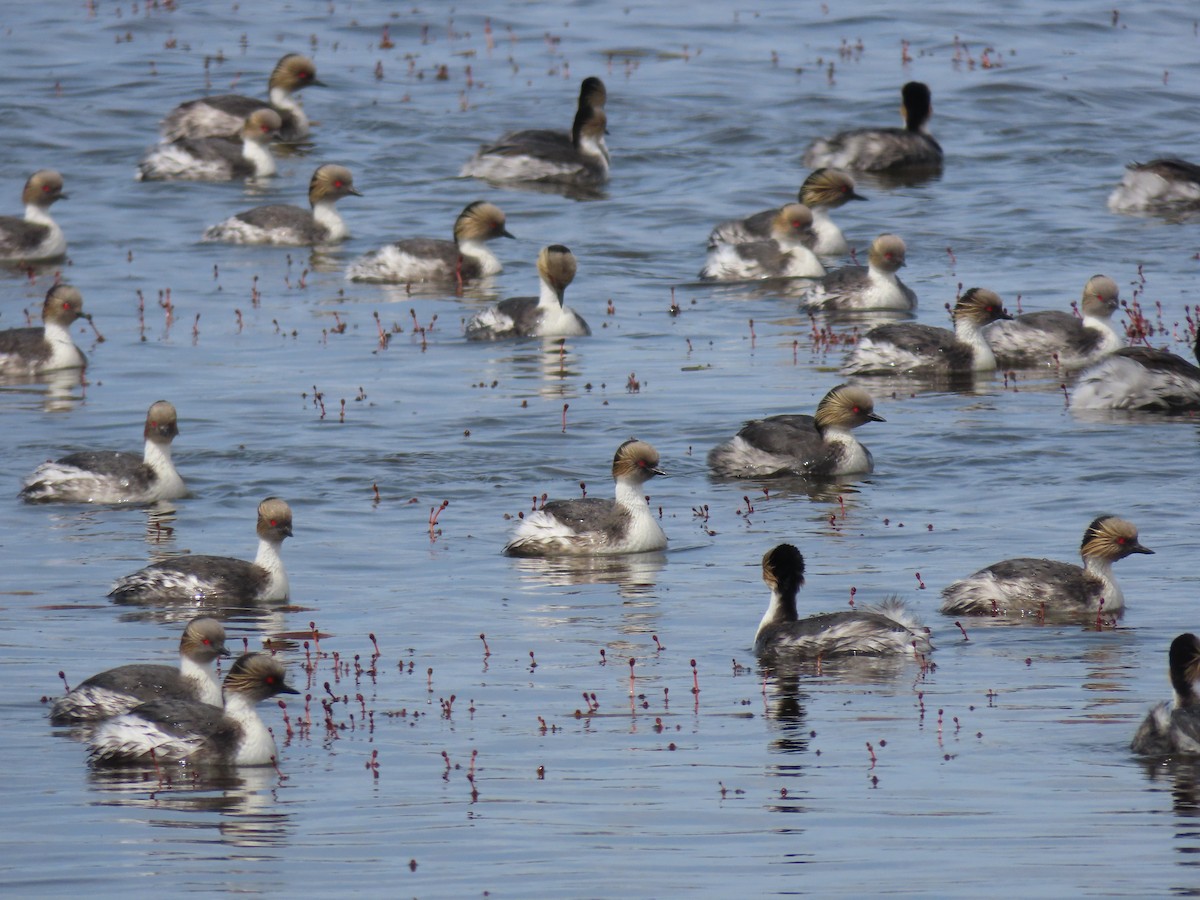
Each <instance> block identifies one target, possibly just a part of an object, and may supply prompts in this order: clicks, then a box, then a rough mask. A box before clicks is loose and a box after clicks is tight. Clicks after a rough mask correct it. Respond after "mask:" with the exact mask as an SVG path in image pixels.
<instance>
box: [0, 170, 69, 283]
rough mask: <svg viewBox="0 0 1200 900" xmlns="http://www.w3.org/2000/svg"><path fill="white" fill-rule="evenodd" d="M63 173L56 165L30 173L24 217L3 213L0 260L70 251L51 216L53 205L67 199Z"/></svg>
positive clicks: (36, 258) (35, 259)
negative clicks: (54, 167) (58, 170)
mask: <svg viewBox="0 0 1200 900" xmlns="http://www.w3.org/2000/svg"><path fill="white" fill-rule="evenodd" d="M66 199H67V195H66V194H64V193H63V177H62V176H61V175H59V174H58V173H57V172H55V171H54V170H53V169H40V170H38V171H37V172H34V173H33V174H32V175H30V176H29V180H28V181H26V182H25V188H24V190H22V191H21V202H22V203H24V204H25V218H23V219H18V218H15V217H13V216H0V262H41V261H44V260H48V259H58V258H59V257H60V256H64V255H65V254H66V252H67V239H66V237H65V236H64V235H63V232H62V229H61V228H59V227H58V223H57V222H55V221H54V220H53V219H52V218H50V207H51V206H52V205H53V204H55V203H57V202H58V201H59V200H66Z"/></svg>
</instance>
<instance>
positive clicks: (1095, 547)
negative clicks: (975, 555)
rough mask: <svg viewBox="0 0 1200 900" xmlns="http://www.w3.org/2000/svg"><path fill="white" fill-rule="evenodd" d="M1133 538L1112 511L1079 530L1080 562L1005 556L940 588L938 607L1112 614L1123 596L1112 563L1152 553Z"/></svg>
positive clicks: (987, 612) (958, 611) (953, 611)
mask: <svg viewBox="0 0 1200 900" xmlns="http://www.w3.org/2000/svg"><path fill="white" fill-rule="evenodd" d="M1153 552H1154V551H1153V550H1151V549H1149V548H1147V547H1143V546H1142V545H1141V544H1140V543H1139V542H1138V532H1137V528H1135V527H1134V526H1133V524H1132V523H1131V522H1127V521H1125V520H1124V519H1119V518H1117V517H1116V516H1100V517H1098V518H1097V519H1095V520H1094V521H1093V522H1092V523H1091V524H1090V525H1088V527H1087V531H1085V532H1084V533H1083V544H1082V545H1081V546H1080V548H1079V553H1080V556H1082V557H1083V567H1082V568H1080V567H1079V566H1073V565H1071V564H1070V563H1065V562H1058V561H1056V560H1052V559H1032V558H1022V559H1006V560H1004V561H1003V562H998V563H996V564H994V565H991V566H988V567H987V568H986V569H980V570H979V571H978V572H976V573H975V574H974V575H969V576H967V577H966V578H963V579H962V580H961V581H956V582H954V583H953V584H951V585H950V586H948V587H947V588H945V589H944V590H943V591H942V598H943V603H942V612H944V613H946V614H947V615H951V616H960V615H965V616H1000V615H1008V616H1021V615H1025V616H1036V615H1039V614H1041V613H1042V612H1043V611H1044V612H1045V613H1047V614H1055V613H1057V614H1063V613H1066V614H1074V613H1082V612H1090V613H1115V614H1117V615H1120V613H1121V611H1122V610H1123V609H1124V608H1125V595H1124V594H1123V593H1122V592H1121V588H1120V586H1119V585H1118V584H1117V582H1116V579H1115V578H1113V571H1112V566H1113V563H1115V562H1117V560H1121V559H1124V558H1125V557H1127V556H1129V555H1130V554H1133V553H1153Z"/></svg>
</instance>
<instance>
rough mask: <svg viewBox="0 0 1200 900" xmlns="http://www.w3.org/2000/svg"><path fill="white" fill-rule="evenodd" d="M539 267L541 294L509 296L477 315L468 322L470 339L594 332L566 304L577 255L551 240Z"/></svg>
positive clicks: (539, 258)
mask: <svg viewBox="0 0 1200 900" xmlns="http://www.w3.org/2000/svg"><path fill="white" fill-rule="evenodd" d="M537 269H538V277H539V278H540V279H541V282H542V290H541V294H540V295H539V296H537V297H509V298H508V299H506V300H501V301H500V302H499V303H497V304H496V305H495V306H490V307H488V308H487V309H485V310H483V311H482V312H480V313H478V314H477V315H475V316H473V317H472V318H471V320H470V321H469V322H467V326H466V333H467V340H469V341H494V340H500V339H502V338H510V337H552V338H553V337H582V336H584V335H589V334H591V333H592V329H590V328H588V324H587V322H585V321H583V317H582V316H580V315H579V313H577V312H575V310H573V309H571V308H570V307H569V306H564V305H563V293H564V292H565V291H566V289H567V286H568V285H569V284H570V283H571V282H572V281H573V280H574V279H575V255H574V254H573V253H572V252H571V251H570V250H568V249H567V248H566V247H564V246H563V245H562V244H551V245H550V246H549V247H543V248H542V251H541V252H540V253H539V254H538V259H537Z"/></svg>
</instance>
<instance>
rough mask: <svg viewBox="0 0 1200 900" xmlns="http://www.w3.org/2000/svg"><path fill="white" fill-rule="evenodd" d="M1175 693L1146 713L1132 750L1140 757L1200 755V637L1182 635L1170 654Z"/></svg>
mask: <svg viewBox="0 0 1200 900" xmlns="http://www.w3.org/2000/svg"><path fill="white" fill-rule="evenodd" d="M1167 661H1168V662H1167V665H1168V671H1169V673H1170V676H1171V688H1172V690H1173V693H1174V696H1173V697H1172V698H1171V699H1170V700H1164V701H1163V702H1162V703H1159V704H1158V705H1157V706H1155V707H1154V708H1153V709H1151V710H1150V712H1149V713H1148V714H1147V715H1146V719H1145V721H1143V722H1142V724H1141V726H1139V728H1138V730H1137V733H1136V734H1135V735H1134V736H1133V741H1132V742H1131V743H1130V745H1129V749H1130V750H1131V751H1132V752H1134V753H1136V754H1137V755H1138V756H1200V697H1197V696H1196V688H1195V687H1194V685H1195V682H1196V679H1197V678H1200V639H1198V638H1197V637H1196V636H1195V635H1194V634H1181V635H1179V637H1177V638H1175V640H1173V641H1171V649H1170V651H1169V652H1168V654H1167Z"/></svg>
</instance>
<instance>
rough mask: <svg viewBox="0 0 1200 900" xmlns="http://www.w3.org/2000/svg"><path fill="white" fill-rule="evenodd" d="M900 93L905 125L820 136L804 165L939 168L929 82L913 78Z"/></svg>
mask: <svg viewBox="0 0 1200 900" xmlns="http://www.w3.org/2000/svg"><path fill="white" fill-rule="evenodd" d="M900 96H901V97H902V98H903V103H902V105H901V107H900V111H901V116H902V117H903V119H904V127H903V128H855V129H853V130H851V131H843V132H840V133H838V134H836V135H834V136H833V137H831V138H818V139H817V140H815V141H813V142H812V144H811V145H809V148H808V149H807V150H806V151H804V165H806V166H808V167H809V168H810V169H816V168H820V167H821V166H833V167H834V168H837V169H851V170H853V171H859V172H885V171H888V170H894V169H911V168H928V169H936V168H939V167H940V166H941V165H942V148H941V146H940V145H939V144H938V142H937V141H935V140H934V139H933V138H932V137H931V136H930V134H929V130H928V128H929V118H930V116H932V115H933V95H932V94H931V93H930V91H929V88H928V86H927V85H925V84H922V83H921V82H919V81H910V82H908V84H906V85H904V87H903V88H901V90H900Z"/></svg>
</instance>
